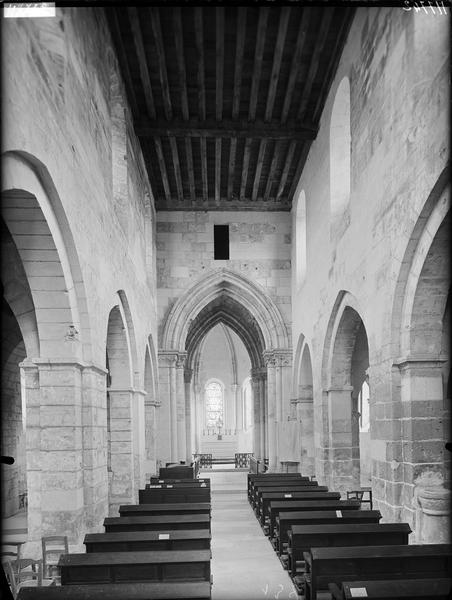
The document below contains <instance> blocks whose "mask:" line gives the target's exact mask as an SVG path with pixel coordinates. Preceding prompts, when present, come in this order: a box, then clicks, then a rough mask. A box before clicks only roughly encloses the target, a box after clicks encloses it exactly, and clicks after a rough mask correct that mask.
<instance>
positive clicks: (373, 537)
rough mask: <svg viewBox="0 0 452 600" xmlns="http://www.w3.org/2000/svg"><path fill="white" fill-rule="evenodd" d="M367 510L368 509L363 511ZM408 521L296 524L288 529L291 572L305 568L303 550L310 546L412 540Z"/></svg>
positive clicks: (382, 543) (385, 543)
mask: <svg viewBox="0 0 452 600" xmlns="http://www.w3.org/2000/svg"><path fill="white" fill-rule="evenodd" d="M363 512H364V511H363ZM410 533H411V529H410V526H409V525H408V523H341V524H339V525H336V524H334V525H324V524H322V525H292V527H291V528H290V529H289V531H288V534H287V536H288V547H287V554H288V557H289V572H290V574H291V576H292V577H296V576H297V575H298V573H299V565H300V572H304V561H303V554H304V553H305V552H308V551H309V549H310V548H324V547H334V546H385V545H393V546H396V545H399V546H400V545H402V544H408V536H409V534H410Z"/></svg>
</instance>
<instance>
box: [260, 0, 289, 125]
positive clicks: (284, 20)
mask: <svg viewBox="0 0 452 600" xmlns="http://www.w3.org/2000/svg"><path fill="white" fill-rule="evenodd" d="M289 16H290V8H287V7H285V8H281V13H280V17H279V25H278V35H277V37H276V44H275V53H274V55H273V65H272V71H271V75H270V85H269V88H268V95H267V105H266V107H265V117H264V120H265V121H270V120H271V118H272V113H273V106H274V104H275V97H276V88H277V86H278V79H279V71H280V68H281V60H282V55H283V50H284V42H285V40H286V33H287V26H288V24H289Z"/></svg>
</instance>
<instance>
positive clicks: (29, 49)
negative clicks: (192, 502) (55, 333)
mask: <svg viewBox="0 0 452 600" xmlns="http://www.w3.org/2000/svg"><path fill="white" fill-rule="evenodd" d="M2 38H3V39H2V50H3V51H2V60H3V67H2V72H3V74H4V80H3V88H2V89H3V109H4V113H3V116H4V118H3V125H4V126H3V128H2V129H3V130H2V134H3V135H2V150H3V152H4V153H6V156H7V157H8V156H10V157H11V156H12V157H13V158H14V160H15V161H16V163H17V164H20V165H26V166H27V167H26V168H28V169H29V170H30V173H34V175H36V176H37V177H38V179H39V180H40V181H41V183H42V185H43V188H44V189H45V192H46V194H47V195H48V206H50V207H51V208H50V209H49V208H48V206H46V207H44V208H43V207H41V208H42V210H43V212H44V217H45V219H46V221H47V224H48V226H49V227H50V230H51V233H52V236H53V242H54V244H55V247H56V250H57V251H58V256H59V259H60V260H61V261H62V264H63V266H64V265H65V264H66V263H69V268H71V269H72V268H73V265H74V264H75V263H77V265H78V267H77V268H78V272H77V273H76V275H74V273H73V278H74V281H75V284H74V289H70V290H69V296H70V297H71V298H73V297H74V296H75V297H76V299H77V302H78V308H79V314H80V319H81V322H83V323H84V325H83V330H81V329H80V328H79V329H80V330H79V331H77V332H76V333H75V334H73V335H70V336H69V337H68V338H65V337H64V334H63V335H62V336H61V339H60V341H59V342H58V340H57V339H56V340H54V344H53V346H52V347H53V348H54V349H55V352H54V354H53V355H51V356H46V357H45V360H47V361H48V364H47V366H45V367H43V366H39V367H38V371H39V369H40V371H41V374H40V373H37V375H33V376H31V375H30V382H32V381H33V382H36V381H37V382H38V383H37V385H38V388H37V392H36V391H35V390H34V386H35V383H30V386H31V387H30V391H29V394H28V398H29V399H31V398H32V397H33V394H35V393H37V394H38V396H41V398H40V400H39V399H38V406H39V403H40V402H41V403H43V404H46V408H47V409H48V410H51V411H52V412H53V421H52V423H47V424H44V421H43V422H42V423H40V421H39V417H38V422H37V423H35V426H37V430H36V431H35V434H36V435H35V434H33V435H34V436H35V437H34V440H35V441H36V440H38V442H36V443H37V444H38V446H37V447H34V452H35V453H36V452H37V451H38V452H40V457H41V459H42V460H41V461H40V464H41V467H40V473H41V474H40V475H39V476H38V475H36V477H34V478H33V481H34V482H35V484H36V486H38V487H39V490H36V489H35V490H34V491H35V493H38V494H41V493H42V497H43V498H44V496H45V494H46V493H47V492H49V493H54V492H55V485H56V483H55V480H56V479H58V477H59V475H61V480H62V482H63V480H64V488H65V491H66V492H68V493H70V492H72V494H73V496H72V497H73V498H77V500H76V506H75V505H74V511H75V513H77V518H76V521H77V523H78V524H80V528H81V530H80V531H77V534H76V536H79V537H80V536H81V535H82V534H83V533H85V532H86V530H87V529H88V530H89V529H90V530H95V529H97V530H98V529H99V528H100V527H101V524H102V519H103V517H104V516H105V514H106V510H107V508H106V502H107V500H106V499H107V487H108V478H107V458H106V450H105V448H106V418H107V415H106V379H105V348H106V337H107V323H108V316H109V313H110V311H111V309H112V308H113V307H114V306H115V305H118V304H119V303H120V300H119V298H118V291H119V290H121V294H122V297H123V298H126V300H127V306H128V311H129V314H128V321H127V327H128V333H129V335H130V339H131V355H130V364H129V365H127V368H128V370H129V379H128V380H129V381H130V387H131V388H133V389H132V391H131V392H130V393H134V391H133V390H143V388H144V364H145V350H146V343H147V342H148V336H149V335H150V334H152V337H153V339H157V326H156V325H157V324H156V298H155V292H154V290H155V286H154V280H153V277H154V274H155V267H154V264H153V262H154V261H155V247H154V244H155V241H154V239H153V236H152V230H153V220H154V216H153V215H154V213H153V206H152V204H151V196H150V190H149V184H148V181H147V176H146V175H145V169H144V164H143V159H142V156H141V151H140V148H139V144H138V141H137V139H136V137H135V135H134V132H133V128H132V126H131V115H130V110H129V107H128V105H127V102H126V100H125V94H124V86H123V82H122V79H121V76H120V75H119V68H118V64H117V61H116V58H115V54H114V52H113V49H112V42H111V39H110V36H109V32H108V29H107V25H106V23H105V17H104V15H103V12H102V11H96V10H95V9H91V8H76V9H75V8H57V16H56V18H51V19H46V18H44V19H5V20H4V22H3V23H2ZM6 67H7V68H6ZM8 153H9V154H8ZM16 163H15V164H16ZM24 168H25V167H24ZM6 177H9V172H6ZM11 179H13V176H12V175H11ZM16 179H17V178H16ZM14 187H18V188H23V189H25V191H27V181H25V180H24V181H23V182H21V181H17V180H16V181H15V182H14ZM62 216H63V217H64V218H61V217H62ZM7 225H8V223H7ZM22 234H25V235H26V234H27V230H26V229H25V230H24V229H23V230H22ZM48 237H49V236H48ZM33 240H34V242H33V244H32V245H30V246H29V248H30V249H31V250H30V251H29V252H38V253H39V252H41V254H43V253H44V250H47V247H46V248H44V247H40V246H39V243H40V240H39V236H37V237H35V238H33ZM69 240H72V242H73V243H72V242H71V244H72V245H71V246H70V247H68V243H69ZM46 243H47V242H46ZM68 248H69V249H68ZM40 260H43V259H42V258H41V259H40ZM64 261H66V263H64ZM64 268H66V267H64ZM66 272H67V271H65V273H66ZM40 281H41V285H42V286H43V287H41V288H40V289H41V290H42V291H43V293H47V292H50V293H49V294H48V298H49V299H48V302H49V306H48V307H47V308H46V311H47V312H46V314H47V313H48V316H49V318H52V319H53V321H52V322H57V321H58V318H54V317H52V311H53V310H55V309H56V308H58V306H56V305H55V302H56V300H55V299H56V294H55V293H53V291H52V290H53V288H52V287H51V286H52V283H51V281H50V279H48V280H46V278H45V277H43V278H42V280H40ZM46 285H48V286H49V287H47V288H46V287H45V286H46ZM63 287H64V285H63ZM52 298H53V300H52ZM52 301H53V302H54V304H53V305H52ZM43 316H44V315H43V314H42V313H39V314H38V328H41V329H42V330H44V328H43V326H42V325H41V324H40V318H41V317H42V318H43ZM41 329H40V330H41ZM47 330H49V328H48V327H47ZM71 349H72V350H71ZM59 350H61V353H60V352H59ZM71 352H72V355H73V357H74V358H73V360H72V359H71ZM62 356H64V357H65V361H66V362H65V366H62V365H57V364H56V363H58V361H59V360H60V358H61V357H62ZM39 358H40V357H39V356H36V355H31V356H30V355H28V356H27V359H30V360H32V361H34V360H35V359H39ZM40 360H41V362H42V360H43V359H42V358H41V359H40ZM71 360H72V362H71ZM38 362H39V361H38ZM68 363H71V364H68ZM34 364H38V363H36V362H35V363H34ZM30 368H31V367H30ZM44 371H45V373H44ZM63 371H64V372H63ZM36 377H37V379H36ZM40 377H41V378H42V377H44V379H45V381H46V384H45V385H49V386H50V387H49V388H48V391H47V392H45V394H46V395H45V399H44V395H43V394H44V391H42V393H40V392H39V379H40ZM52 390H53V392H52ZM55 390H59V393H58V394H57V393H55ZM71 398H72V399H71ZM61 402H64V403H65V404H66V406H65V411H63V412H64V414H63V413H61V414H60V410H59V408H60V404H61ZM40 412H41V415H40V417H42V416H43V414H42V413H43V409H41V411H40ZM71 414H72V417H73V418H72V421H71V422H68V419H69V420H70V419H71V417H70V415H71ZM38 415H39V410H38ZM64 431H66V432H67V433H68V436H66V437H65V436H64ZM69 432H70V435H69ZM36 436H37V437H36ZM61 436H63V437H64V439H65V445H64V448H63V447H61V446H59V445H58V444H59V440H60V438H61ZM39 439H40V440H41V442H39ZM44 440H46V441H45V442H44ZM71 440H72V441H71ZM35 441H34V442H33V443H35ZM100 448H101V449H102V450H99V449H100ZM52 453H53V454H54V457H59V462H58V461H57V462H58V464H55V461H53V462H52V464H51V462H50V461H46V460H44V459H45V457H46V456H47V455H48V454H52ZM37 464H39V461H38V462H36V463H35V468H36V465H37ZM46 464H47V465H49V467H48V468H49V469H50V470H49V473H50V471H51V472H52V476H53V482H48V483H45V482H46V481H47V478H46V477H44V472H43V471H45V470H46V468H47V467H45V466H44V465H46ZM50 465H51V466H50ZM38 470H39V467H38ZM62 485H63V483H62ZM46 486H48V487H46ZM51 509H52V510H53V507H48V508H47V509H46V507H45V505H44V504H43V505H42V507H41V506H38V507H37V508H36V511H37V512H36V514H35V517H32V518H35V521H36V522H35V526H36V527H34V526H33V527H31V526H30V525H29V531H32V532H33V531H36V532H37V533H36V536H38V532H39V531H41V530H42V527H44V524H45V523H47V525H46V526H47V527H49V528H50V529H52V528H53V529H55V532H58V533H62V532H64V530H65V528H66V525H67V522H68V516H69V513H67V512H66V513H63V512H61V514H60V513H58V514H57V513H55V512H54V513H53V514H52V516H51V517H50V514H49V515H47V516H48V519H47V516H46V515H45V514H44V513H45V512H46V510H49V511H50V510H51ZM33 510H34V509H33ZM33 510H32V511H29V512H30V514H33ZM60 517H61V518H60ZM46 519H47V520H46ZM65 523H66V525H65ZM50 529H47V532H48V533H51V531H50ZM70 533H71V541H72V542H74V543H76V542H77V541H79V540H75V539H74V535H75V534H74V532H73V531H71V532H70Z"/></svg>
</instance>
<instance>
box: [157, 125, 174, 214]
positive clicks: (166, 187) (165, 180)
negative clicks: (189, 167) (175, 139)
mask: <svg viewBox="0 0 452 600" xmlns="http://www.w3.org/2000/svg"><path fill="white" fill-rule="evenodd" d="M154 144H155V151H156V152H157V159H158V162H159V167H160V176H161V178H162V182H163V189H164V191H165V198H166V201H167V202H169V199H170V197H171V191H170V186H169V181H168V173H167V172H166V164H165V158H164V156H163V148H162V141H161V139H160V138H159V137H156V138H154Z"/></svg>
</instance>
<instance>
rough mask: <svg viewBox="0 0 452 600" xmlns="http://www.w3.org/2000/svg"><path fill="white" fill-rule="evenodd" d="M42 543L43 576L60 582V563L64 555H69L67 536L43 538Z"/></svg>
mask: <svg viewBox="0 0 452 600" xmlns="http://www.w3.org/2000/svg"><path fill="white" fill-rule="evenodd" d="M41 542H42V564H43V575H44V577H50V578H51V579H53V580H55V581H57V582H59V581H60V579H61V577H60V573H59V569H58V561H59V560H60V556H61V555H62V554H69V545H68V541H67V535H48V536H45V537H43V538H42V539H41Z"/></svg>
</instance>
